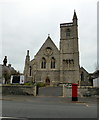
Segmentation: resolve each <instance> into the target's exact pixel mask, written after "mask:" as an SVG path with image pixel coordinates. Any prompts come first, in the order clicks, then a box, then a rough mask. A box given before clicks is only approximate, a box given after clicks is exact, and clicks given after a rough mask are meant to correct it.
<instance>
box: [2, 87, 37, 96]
mask: <svg viewBox="0 0 99 120" xmlns="http://www.w3.org/2000/svg"><path fill="white" fill-rule="evenodd" d="M0 87H2V95H33V96H36V86H26V85H3V86H0Z"/></svg>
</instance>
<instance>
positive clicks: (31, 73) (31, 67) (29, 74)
mask: <svg viewBox="0 0 99 120" xmlns="http://www.w3.org/2000/svg"><path fill="white" fill-rule="evenodd" d="M29 75H30V76H31V75H32V67H31V66H30V74H29Z"/></svg>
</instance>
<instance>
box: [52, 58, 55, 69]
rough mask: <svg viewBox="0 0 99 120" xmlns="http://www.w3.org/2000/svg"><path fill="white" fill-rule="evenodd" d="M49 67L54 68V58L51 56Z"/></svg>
mask: <svg viewBox="0 0 99 120" xmlns="http://www.w3.org/2000/svg"><path fill="white" fill-rule="evenodd" d="M51 68H55V58H54V57H52V59H51Z"/></svg>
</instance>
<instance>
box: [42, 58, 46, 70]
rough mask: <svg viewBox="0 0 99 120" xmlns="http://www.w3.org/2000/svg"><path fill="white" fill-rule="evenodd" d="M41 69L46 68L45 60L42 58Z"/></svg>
mask: <svg viewBox="0 0 99 120" xmlns="http://www.w3.org/2000/svg"><path fill="white" fill-rule="evenodd" d="M41 68H46V59H45V58H42V63H41Z"/></svg>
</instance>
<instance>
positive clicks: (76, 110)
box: [2, 96, 97, 118]
mask: <svg viewBox="0 0 99 120" xmlns="http://www.w3.org/2000/svg"><path fill="white" fill-rule="evenodd" d="M84 100H85V99H82V101H81V100H80V101H78V102H72V101H71V99H70V98H69V99H67V98H63V97H32V96H27V97H25V96H13V97H9V96H8V97H6V96H5V97H3V101H2V116H3V117H17V118H96V117H97V103H96V100H95V99H92V100H93V102H92V100H90V101H88V100H87V99H86V100H87V102H85V101H84Z"/></svg>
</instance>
